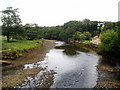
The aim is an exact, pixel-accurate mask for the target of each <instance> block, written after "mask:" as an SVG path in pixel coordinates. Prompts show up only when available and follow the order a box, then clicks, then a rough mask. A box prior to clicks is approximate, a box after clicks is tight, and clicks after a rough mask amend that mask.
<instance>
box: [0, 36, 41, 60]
mask: <svg viewBox="0 0 120 90" xmlns="http://www.w3.org/2000/svg"><path fill="white" fill-rule="evenodd" d="M41 43H42V40H15V39H14V40H10V42H7V40H6V37H2V59H16V58H17V57H19V56H22V52H24V51H27V50H29V49H32V48H35V47H37V46H39V45H40V44H41Z"/></svg>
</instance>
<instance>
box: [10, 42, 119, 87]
mask: <svg viewBox="0 0 120 90" xmlns="http://www.w3.org/2000/svg"><path fill="white" fill-rule="evenodd" d="M54 42H55V47H53V48H51V49H50V51H49V52H48V53H46V55H45V58H43V59H42V60H41V59H40V60H39V61H37V62H33V63H32V62H31V63H26V64H24V65H23V68H22V71H24V73H27V75H26V76H24V77H25V80H24V81H23V82H22V83H21V84H18V85H17V88H95V87H96V88H106V87H108V88H109V87H110V86H111V85H110V84H112V83H110V81H109V80H108V82H104V80H105V79H111V78H112V81H114V80H115V82H114V84H115V85H114V86H115V87H119V81H120V79H119V75H120V72H119V67H120V64H119V63H113V62H108V60H106V59H105V58H103V57H102V56H99V55H97V54H95V53H94V52H92V51H90V50H89V49H87V48H85V47H82V46H76V45H73V44H68V43H65V42H62V41H54ZM8 71H9V70H8ZM29 71H30V72H29ZM18 72H19V71H18ZM20 74H21V76H22V75H24V74H22V73H20ZM116 75H117V76H116ZM8 76H9V75H8ZM21 78H22V77H21ZM102 79H104V80H102ZM105 85H107V86H105ZM114 86H113V88H114Z"/></svg>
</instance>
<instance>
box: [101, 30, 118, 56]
mask: <svg viewBox="0 0 120 90" xmlns="http://www.w3.org/2000/svg"><path fill="white" fill-rule="evenodd" d="M99 48H100V50H101V51H105V52H109V53H115V54H118V52H117V51H118V50H119V49H120V48H119V44H118V33H117V32H115V31H114V30H107V31H106V32H104V33H102V36H101V43H100V44H99Z"/></svg>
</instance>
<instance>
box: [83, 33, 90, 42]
mask: <svg viewBox="0 0 120 90" xmlns="http://www.w3.org/2000/svg"><path fill="white" fill-rule="evenodd" d="M83 34H84V35H85V36H86V38H85V39H86V40H90V38H91V36H92V35H91V33H89V32H83Z"/></svg>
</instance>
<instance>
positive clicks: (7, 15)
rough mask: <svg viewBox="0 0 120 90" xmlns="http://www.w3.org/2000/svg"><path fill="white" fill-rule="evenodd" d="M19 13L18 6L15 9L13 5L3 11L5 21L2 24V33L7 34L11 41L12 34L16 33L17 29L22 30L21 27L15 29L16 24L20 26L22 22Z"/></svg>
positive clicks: (2, 19)
mask: <svg viewBox="0 0 120 90" xmlns="http://www.w3.org/2000/svg"><path fill="white" fill-rule="evenodd" d="M17 13H18V8H17V9H13V8H12V7H7V9H6V10H3V11H2V17H1V21H2V23H3V25H2V29H3V30H2V34H3V35H5V36H7V41H8V42H9V39H10V36H12V35H14V34H16V33H17V32H20V31H16V30H21V29H15V27H16V26H19V24H20V23H21V19H20V18H19V15H17Z"/></svg>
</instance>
